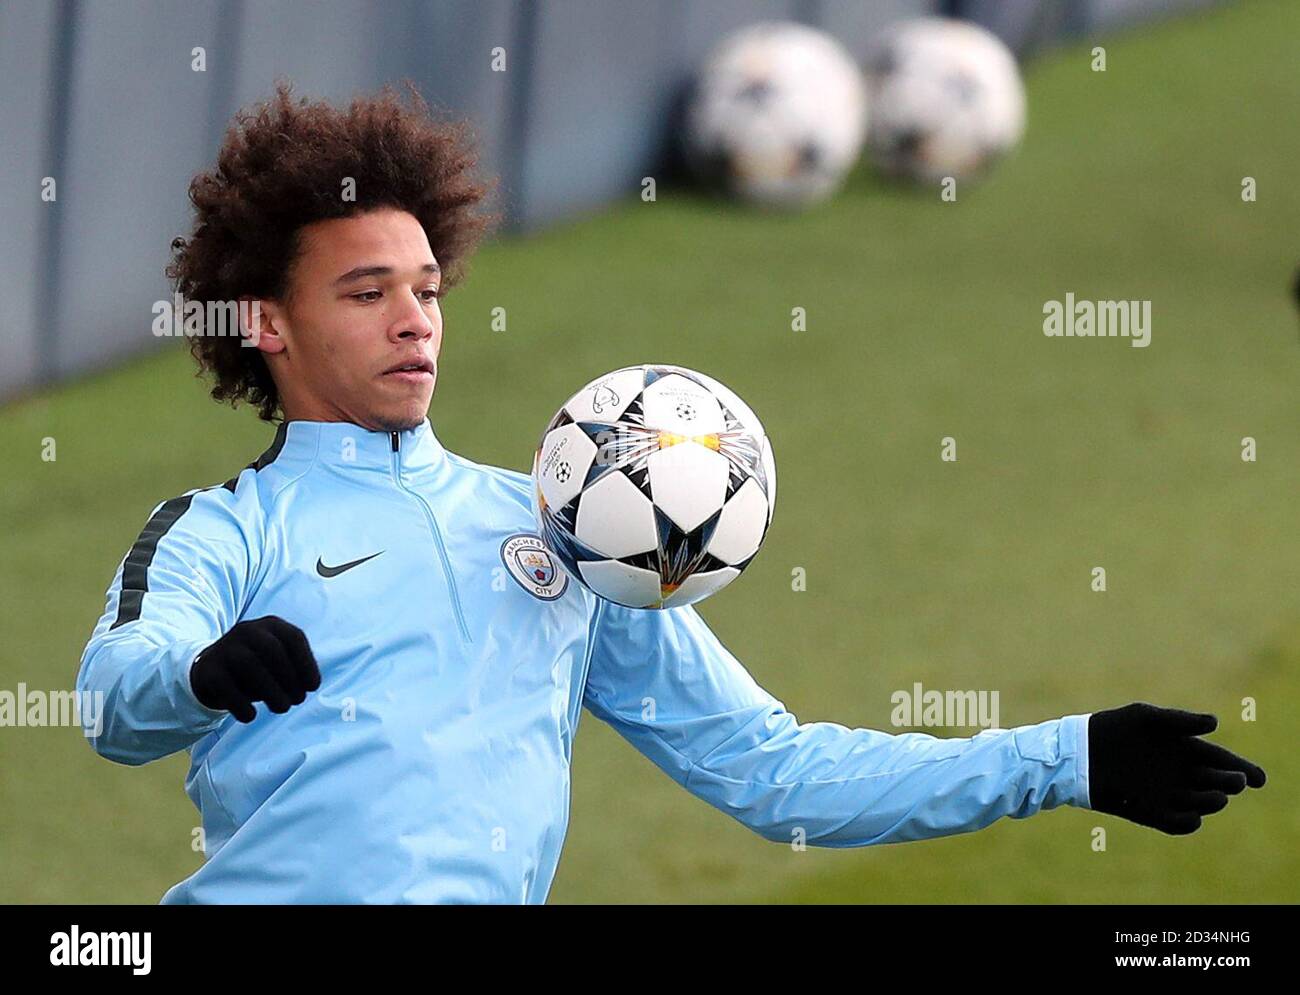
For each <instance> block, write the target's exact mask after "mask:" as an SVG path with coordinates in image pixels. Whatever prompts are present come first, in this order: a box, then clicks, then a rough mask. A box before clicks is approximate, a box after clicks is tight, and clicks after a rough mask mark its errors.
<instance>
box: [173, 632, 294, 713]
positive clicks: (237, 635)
mask: <svg viewBox="0 0 1300 995" xmlns="http://www.w3.org/2000/svg"><path fill="white" fill-rule="evenodd" d="M190 687H191V688H193V689H194V697H195V698H197V699H198V700H199V702H200V703H201V704H203V705H206V706H207V707H208V708H212V709H222V710H225V711H228V712H230V714H232V715H233V716H234V717H235V718H237V719H238V720H239V721H240V722H252V721H253V719H255V718H256V717H257V711H256V709H254V708H253V702H255V701H264V702H266V705H267V707H268V708H269V709H271V711H273V712H275V713H276V714H277V715H283V714H284V713H285V712H287V711H288V710H289V708H290V707H291V706H293V705H301V704H302V703H303V701H304V700H305V699H306V697H307V692H308V691H315V690H316V689H317V688H319V687H320V669H319V668H318V667H317V666H316V658H315V657H314V656H312V652H311V646H310V645H308V643H307V637H306V636H305V635H303V631H302V630H301V629H299V628H298V627H297V626H296V625H292V624H291V623H289V622H286V621H285V620H284V619H282V618H279V617H277V616H275V615H268V616H266V617H265V618H255V619H252V620H251V621H248V622H240V623H239V624H238V625H236V626H235V627H234V628H233V629H231V630H230V631H229V632H227V633H226V634H225V635H224V636H222V637H221V638H220V639H218V640H217V641H216V642H215V643H213V644H212V645H211V646H209V647H208V648H207V649H205V650H204V651H203V652H202V653H200V654H199V655H198V656H197V657H196V658H195V660H194V666H192V667H191V668H190Z"/></svg>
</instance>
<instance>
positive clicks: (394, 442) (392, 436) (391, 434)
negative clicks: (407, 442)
mask: <svg viewBox="0 0 1300 995" xmlns="http://www.w3.org/2000/svg"><path fill="white" fill-rule="evenodd" d="M398 438H399V437H398V434H397V433H396V432H389V433H388V440H389V442H391V443H392V446H393V452H397V440H398Z"/></svg>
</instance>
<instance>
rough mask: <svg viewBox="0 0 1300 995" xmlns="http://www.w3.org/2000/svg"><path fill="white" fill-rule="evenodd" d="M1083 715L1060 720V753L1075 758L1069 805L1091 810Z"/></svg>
mask: <svg viewBox="0 0 1300 995" xmlns="http://www.w3.org/2000/svg"><path fill="white" fill-rule="evenodd" d="M1089 718H1091V713H1088V714H1085V715H1067V716H1065V717H1064V718H1063V719H1061V729H1060V739H1061V753H1062V754H1063V755H1065V756H1071V755H1073V756H1074V758H1075V763H1074V770H1075V782H1074V790H1073V791H1072V792H1071V797H1070V800H1069V801H1068V802H1067V804H1069V805H1075V806H1077V807H1079V808H1092V804H1091V800H1092V799H1091V793H1090V790H1089V784H1088V719H1089Z"/></svg>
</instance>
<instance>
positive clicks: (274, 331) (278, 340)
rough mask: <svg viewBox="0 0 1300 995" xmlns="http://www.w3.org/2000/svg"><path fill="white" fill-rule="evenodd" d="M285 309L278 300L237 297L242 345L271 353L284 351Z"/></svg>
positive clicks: (286, 322) (286, 321)
mask: <svg viewBox="0 0 1300 995" xmlns="http://www.w3.org/2000/svg"><path fill="white" fill-rule="evenodd" d="M287 325H288V320H287V318H286V316H285V310H284V308H283V306H282V305H281V304H280V303H279V302H278V301H272V300H268V299H266V298H260V297H241V298H239V331H240V334H241V335H242V336H243V337H244V341H243V343H242V344H243V345H244V346H246V347H248V348H251V349H260V350H261V351H262V352H264V353H266V354H268V355H273V354H275V353H278V352H284V350H285V347H286V345H287V343H286V341H285V338H284V334H283V333H284V330H285V328H286V327H287Z"/></svg>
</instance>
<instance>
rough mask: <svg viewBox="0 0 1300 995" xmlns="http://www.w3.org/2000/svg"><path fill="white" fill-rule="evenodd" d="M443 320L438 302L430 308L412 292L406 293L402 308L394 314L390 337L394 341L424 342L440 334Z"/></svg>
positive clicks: (389, 332)
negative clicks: (439, 326) (439, 328)
mask: <svg viewBox="0 0 1300 995" xmlns="http://www.w3.org/2000/svg"><path fill="white" fill-rule="evenodd" d="M441 322H442V314H441V311H440V310H439V308H438V305H437V304H436V303H435V304H434V305H433V307H432V308H430V307H429V306H428V305H426V304H424V303H422V302H421V301H420V299H419V297H417V296H416V294H414V293H411V294H410V295H404V303H403V305H402V307H401V310H400V311H399V312H398V313H396V314H394V315H393V323H392V324H391V325H390V326H389V331H388V337H389V338H390V339H391V340H392V341H394V342H412V341H414V342H423V341H424V340H425V339H430V338H433V337H434V336H435V335H436V334H438V325H439V324H441Z"/></svg>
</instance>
